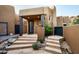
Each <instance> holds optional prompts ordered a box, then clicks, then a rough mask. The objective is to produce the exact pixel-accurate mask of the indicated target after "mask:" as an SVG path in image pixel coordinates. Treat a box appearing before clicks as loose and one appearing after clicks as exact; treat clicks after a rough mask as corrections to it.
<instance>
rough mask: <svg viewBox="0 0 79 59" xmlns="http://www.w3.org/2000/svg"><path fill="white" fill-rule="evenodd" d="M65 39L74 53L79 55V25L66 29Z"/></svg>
mask: <svg viewBox="0 0 79 59" xmlns="http://www.w3.org/2000/svg"><path fill="white" fill-rule="evenodd" d="M64 37H65V40H66V41H67V43H68V44H69V46H70V47H71V50H72V52H73V53H79V25H75V26H71V27H65V28H64Z"/></svg>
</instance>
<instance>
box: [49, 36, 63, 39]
mask: <svg viewBox="0 0 79 59" xmlns="http://www.w3.org/2000/svg"><path fill="white" fill-rule="evenodd" d="M63 38H64V37H62V36H56V35H55V36H48V39H53V40H60V39H63Z"/></svg>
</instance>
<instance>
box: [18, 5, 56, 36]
mask: <svg viewBox="0 0 79 59" xmlns="http://www.w3.org/2000/svg"><path fill="white" fill-rule="evenodd" d="M19 16H20V26H21V27H20V34H22V33H23V30H24V29H25V28H26V30H25V32H26V33H31V34H33V33H38V34H40V35H42V34H44V25H45V23H46V24H49V25H50V26H51V27H52V28H53V26H56V25H57V23H56V7H55V6H53V7H52V8H50V7H38V8H31V9H24V10H20V12H19ZM23 21H25V22H26V23H25V24H26V27H25V28H24V29H23Z"/></svg>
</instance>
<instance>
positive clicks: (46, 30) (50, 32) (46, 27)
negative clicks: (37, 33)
mask: <svg viewBox="0 0 79 59" xmlns="http://www.w3.org/2000/svg"><path fill="white" fill-rule="evenodd" d="M51 34H52V27H51V26H49V25H48V24H45V36H49V35H51Z"/></svg>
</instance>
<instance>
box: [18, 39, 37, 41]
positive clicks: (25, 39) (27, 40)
mask: <svg viewBox="0 0 79 59" xmlns="http://www.w3.org/2000/svg"><path fill="white" fill-rule="evenodd" d="M17 41H36V40H32V39H31V40H30V39H18V40H17Z"/></svg>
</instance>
